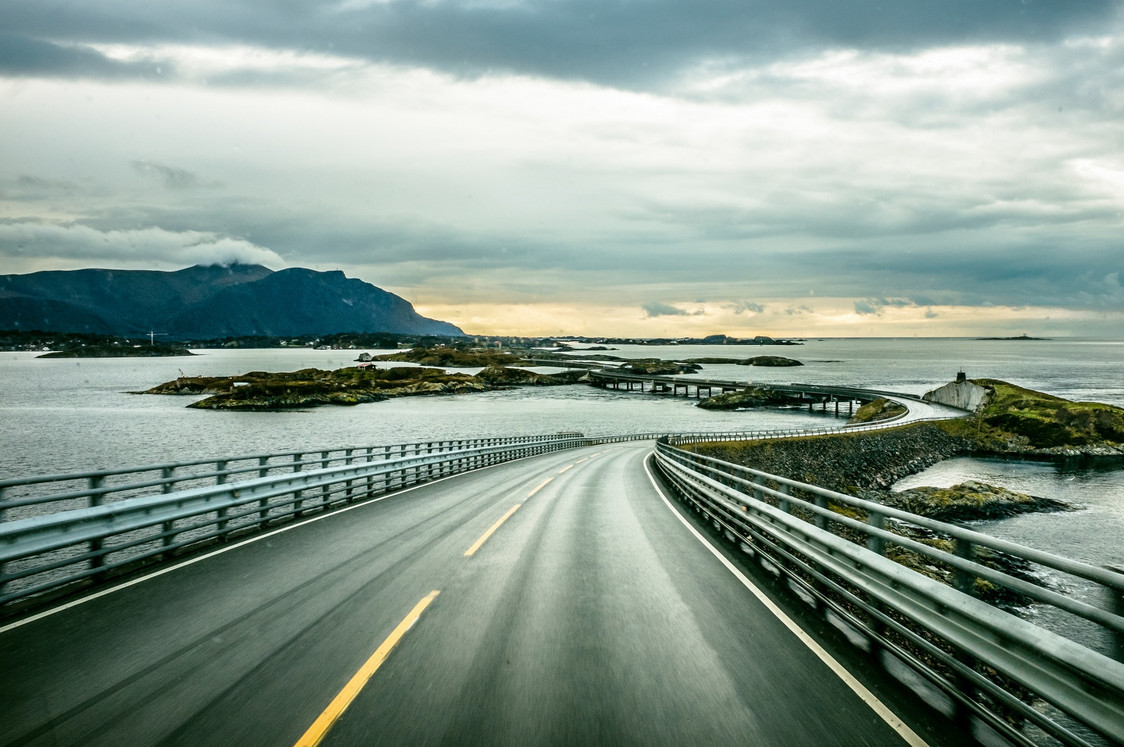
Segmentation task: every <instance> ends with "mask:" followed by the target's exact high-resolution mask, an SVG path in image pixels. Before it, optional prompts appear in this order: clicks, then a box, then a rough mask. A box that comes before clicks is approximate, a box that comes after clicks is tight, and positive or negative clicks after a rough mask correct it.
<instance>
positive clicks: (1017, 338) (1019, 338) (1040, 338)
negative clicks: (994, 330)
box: [976, 334, 1050, 340]
mask: <svg viewBox="0 0 1124 747" xmlns="http://www.w3.org/2000/svg"><path fill="white" fill-rule="evenodd" d="M976 339H977V340H1049V339H1050V338H1049V337H1031V336H1030V335H1025V334H1024V335H1017V336H1015V337H977V338H976Z"/></svg>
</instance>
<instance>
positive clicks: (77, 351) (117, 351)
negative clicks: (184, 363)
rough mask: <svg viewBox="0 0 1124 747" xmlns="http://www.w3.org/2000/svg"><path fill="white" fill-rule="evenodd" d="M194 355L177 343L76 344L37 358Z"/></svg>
mask: <svg viewBox="0 0 1124 747" xmlns="http://www.w3.org/2000/svg"><path fill="white" fill-rule="evenodd" d="M182 355H195V353H193V352H191V351H190V350H188V349H187V348H186V347H184V346H183V345H181V344H179V343H164V342H157V343H151V344H149V343H143V344H125V345H121V344H116V343H114V344H109V345H76V346H71V347H66V348H63V349H62V350H55V351H52V352H50V353H44V354H43V355H40V356H37V357H39V358H170V357H175V356H182Z"/></svg>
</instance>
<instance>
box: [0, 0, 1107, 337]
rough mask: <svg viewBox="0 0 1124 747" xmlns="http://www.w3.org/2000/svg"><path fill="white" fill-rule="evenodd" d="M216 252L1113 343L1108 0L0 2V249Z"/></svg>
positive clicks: (779, 321)
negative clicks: (1070, 336) (1107, 340)
mask: <svg viewBox="0 0 1124 747" xmlns="http://www.w3.org/2000/svg"><path fill="white" fill-rule="evenodd" d="M234 261H238V262H248V263H258V264H263V265H265V266H267V267H270V268H272V269H275V270H277V269H283V268H285V267H308V268H312V269H316V270H335V269H340V270H343V271H344V272H345V273H347V275H348V276H351V277H358V278H361V279H363V280H365V281H367V282H369V283H372V284H374V285H377V286H379V287H381V288H385V289H386V290H389V291H392V292H394V293H397V294H399V295H401V296H403V297H404V298H406V299H407V300H409V301H411V302H412V303H414V305H415V307H416V308H417V309H418V310H419V311H420V312H421V313H423V314H425V315H427V316H431V317H435V318H439V319H443V320H446V321H450V322H453V323H454V324H457V325H459V326H460V327H461V328H462V329H464V330H465V331H466V332H469V333H472V334H510V335H561V334H573V335H588V336H599V335H606V336H637V337H666V336H674V337H680V336H696V337H697V336H705V335H710V334H719V333H723V334H728V335H731V336H735V337H745V336H753V335H758V334H765V335H772V336H777V337H811V336H976V335H998V336H1006V335H1018V334H1024V333H1025V334H1030V335H1032V336H1063V335H1075V336H1093V337H1104V336H1108V337H1118V338H1124V287H1122V282H1124V279H1122V277H1121V275H1122V271H1124V3H1122V2H1121V0H988V2H979V1H978V0H900V1H898V2H875V1H874V0H851V1H849V2H847V1H842V0H790V1H789V2H785V3H777V2H766V1H765V0H692V1H691V2H686V1H684V0H679V1H673V0H533V1H529V0H420V1H415V0H338V1H337V0H222V2H218V1H217V0H191V1H190V2H183V1H182V0H166V1H164V2H158V3H154V2H151V0H99V1H98V2H96V3H80V2H73V0H5V1H4V2H3V3H0V274H12V273H27V272H34V271H39V270H50V269H77V268H83V267H102V268H111V269H159V270H175V269H180V268H183V267H187V266H190V265H194V264H200V263H214V262H224V263H228V262H234Z"/></svg>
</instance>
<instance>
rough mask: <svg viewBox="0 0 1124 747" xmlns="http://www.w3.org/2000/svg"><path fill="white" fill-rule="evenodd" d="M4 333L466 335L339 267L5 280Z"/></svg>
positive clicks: (238, 267)
mask: <svg viewBox="0 0 1124 747" xmlns="http://www.w3.org/2000/svg"><path fill="white" fill-rule="evenodd" d="M0 329H17V330H18V329H22V330H33V329H40V330H44V331H47V332H91V333H98V334H111V335H122V336H128V335H142V334H147V333H148V332H149V330H155V331H157V332H161V333H164V334H166V335H168V336H170V337H173V338H182V339H189V338H192V339H210V338H217V337H239V336H248V335H269V336H286V335H294V336H296V335H321V334H331V333H335V332H389V333H395V334H411V335H449V336H459V335H463V334H464V332H462V331H461V330H460V329H459V328H457V327H455V326H454V325H452V324H449V323H448V322H441V321H437V320H434V319H427V318H426V317H424V316H421V315H420V314H418V313H417V312H416V311H414V307H413V306H412V305H410V303H409V302H408V301H406V300H405V299H402V298H400V297H398V296H396V295H394V294H393V293H389V292H387V291H384V290H382V289H381V288H376V287H375V286H373V285H371V284H370V283H365V282H363V281H362V280H358V279H355V278H348V277H346V276H345V275H344V274H343V273H342V272H340V271H339V270H334V271H332V272H316V271H314V270H307V269H304V268H300V267H294V268H290V269H287V270H278V271H276V272H275V271H273V270H270V269H269V268H266V267H262V266H261V265H242V264H233V265H229V266H222V265H210V266H202V265H197V266H195V267H188V268H187V269H184V270H178V271H176V272H161V271H157V270H59V271H49V272H35V273H31V274H28V275H0Z"/></svg>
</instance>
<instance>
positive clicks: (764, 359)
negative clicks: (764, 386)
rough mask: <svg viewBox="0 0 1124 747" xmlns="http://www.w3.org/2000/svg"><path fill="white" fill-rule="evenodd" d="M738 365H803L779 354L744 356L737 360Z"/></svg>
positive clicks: (777, 366)
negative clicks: (741, 359)
mask: <svg viewBox="0 0 1124 747" xmlns="http://www.w3.org/2000/svg"><path fill="white" fill-rule="evenodd" d="M738 365H739V366H768V367H771V368H788V367H791V366H803V365H804V364H803V363H801V362H800V361H798V360H794V359H792V358H785V357H784V356H781V355H757V356H754V357H752V358H746V359H745V360H744V361H738Z"/></svg>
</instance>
